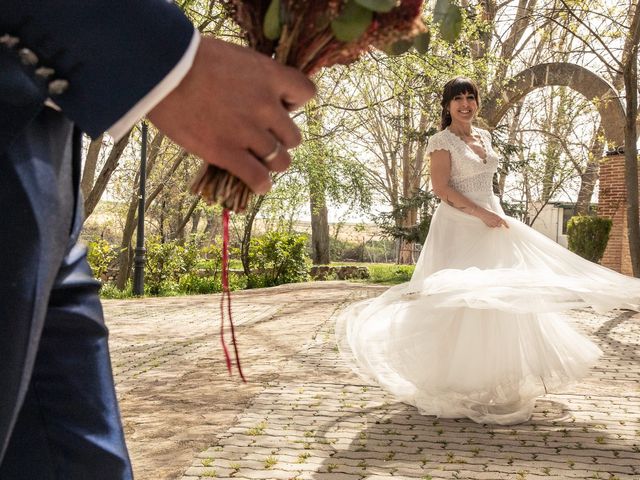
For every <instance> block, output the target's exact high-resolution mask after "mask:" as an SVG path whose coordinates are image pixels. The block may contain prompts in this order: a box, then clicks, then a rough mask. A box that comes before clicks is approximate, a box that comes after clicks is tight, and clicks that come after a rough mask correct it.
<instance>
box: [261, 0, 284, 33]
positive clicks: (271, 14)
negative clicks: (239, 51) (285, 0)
mask: <svg viewBox="0 0 640 480" xmlns="http://www.w3.org/2000/svg"><path fill="white" fill-rule="evenodd" d="M262 28H263V29H264V36H265V37H267V38H268V39H269V40H276V39H278V38H280V34H281V33H282V23H281V22H280V0H271V3H270V4H269V8H267V13H266V14H265V16H264V22H263V27H262Z"/></svg>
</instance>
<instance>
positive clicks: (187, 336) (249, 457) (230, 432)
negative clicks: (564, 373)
mask: <svg viewBox="0 0 640 480" xmlns="http://www.w3.org/2000/svg"><path fill="white" fill-rule="evenodd" d="M314 288H317V290H313V289H309V288H308V287H307V289H304V287H302V286H300V287H296V286H291V287H290V288H289V289H287V290H278V289H273V290H272V292H271V293H269V291H268V290H263V291H261V292H262V293H261V294H258V295H254V296H244V297H243V296H241V295H239V296H238V297H237V298H236V303H237V306H238V310H239V311H241V312H243V315H246V316H245V318H246V320H244V321H245V322H251V321H252V320H251V319H250V317H251V316H252V315H256V316H258V317H260V315H262V316H263V317H262V318H263V320H261V321H259V322H258V324H263V325H264V326H265V327H266V326H271V327H272V328H271V329H270V330H269V331H270V332H271V333H273V334H275V333H278V334H279V335H285V337H286V335H290V337H288V338H289V339H290V340H289V341H293V340H294V339H296V338H297V339H298V343H299V348H298V349H297V350H296V349H292V350H290V351H289V353H288V354H283V355H280V356H278V357H274V358H271V359H270V360H271V361H270V362H269V365H270V367H271V369H272V370H271V375H270V376H269V375H264V374H259V375H258V376H259V380H260V381H259V382H256V383H259V385H257V386H255V388H253V389H252V390H251V391H250V393H248V394H247V395H246V397H245V398H244V400H245V401H244V403H241V404H238V405H236V409H235V411H234V412H235V414H234V416H233V418H232V419H230V420H228V421H227V422H226V423H225V422H222V423H221V422H218V423H217V424H216V425H214V426H213V427H212V428H210V429H209V430H206V429H205V430H202V431H201V430H198V429H197V428H195V430H194V431H195V434H194V435H195V436H196V437H198V441H193V442H192V443H191V444H190V445H189V447H190V449H187V451H186V454H188V453H189V452H192V451H193V450H194V448H195V447H198V449H199V450H200V453H197V454H195V455H193V454H192V458H193V457H195V458H193V461H192V462H190V463H191V466H188V465H189V462H185V463H184V464H183V465H181V466H180V465H177V466H176V468H177V470H176V469H174V470H173V472H182V473H183V475H182V476H181V475H180V474H179V473H178V474H177V476H174V477H162V476H156V475H153V474H151V472H153V461H151V460H149V459H148V458H146V459H147V460H148V461H147V463H148V464H149V468H147V469H143V470H141V472H142V475H139V476H138V478H139V479H147V478H181V479H182V480H196V479H198V480H208V479H211V478H220V479H230V478H235V479H285V480H292V479H300V480H302V479H315V480H334V479H335V480H342V479H344V480H357V479H379V480H382V479H392V478H393V479H402V478H405V479H425V480H426V479H444V478H448V479H449V478H454V479H464V480H475V479H478V480H480V479H483V480H484V479H514V480H525V479H527V480H532V479H542V478H544V479H610V480H612V479H620V480H622V479H640V362H639V360H640V358H639V356H640V316H638V315H635V316H634V315H633V314H631V313H630V312H620V311H617V312H611V313H610V314H607V315H596V314H595V313H594V312H592V311H591V310H578V311H573V312H572V313H571V322H572V323H573V324H574V325H575V326H576V328H578V329H580V330H581V331H583V332H584V333H586V334H588V335H589V336H591V337H592V338H594V339H595V340H596V341H597V343H598V344H599V345H600V347H601V348H602V349H603V350H604V352H605V355H604V357H603V358H602V360H601V361H600V363H599V364H598V366H597V367H596V368H595V369H593V371H592V373H591V374H590V376H589V377H588V378H587V379H585V380H584V381H583V382H581V383H580V384H579V385H575V386H573V387H571V388H569V389H568V390H567V391H566V392H562V393H558V394H549V395H546V396H544V397H542V398H540V399H539V400H538V401H537V403H536V409H535V413H534V416H533V418H532V419H531V420H530V421H529V422H527V423H525V424H521V425H515V426H509V427H499V426H490V425H479V424H476V423H474V422H471V421H469V420H463V419H457V420H445V419H440V420H438V419H436V418H435V417H429V416H422V415H419V414H418V413H417V411H416V410H415V409H414V408H413V407H410V406H407V405H404V404H401V403H398V402H395V401H394V399H393V397H391V396H390V395H388V394H386V393H385V392H384V391H382V390H381V389H380V388H378V387H376V386H372V385H368V384H366V383H365V382H363V381H362V380H361V379H359V378H358V377H356V376H355V375H353V374H352V373H351V372H350V371H349V370H348V368H347V367H346V366H345V364H344V363H343V361H342V360H341V358H340V357H339V355H338V353H337V350H336V348H335V346H334V343H333V340H332V328H333V320H334V319H335V315H336V313H337V312H338V311H339V310H340V309H341V308H342V307H343V306H344V305H346V303H348V302H349V301H353V300H356V299H359V298H363V297H367V296H373V295H377V294H379V293H380V292H381V291H382V289H381V288H379V287H370V286H362V285H357V284H347V283H341V282H327V283H326V284H319V283H318V284H315V287H314ZM283 298H287V299H289V301H288V303H285V304H283V303H282V299H283ZM173 301H174V302H180V301H184V302H192V301H193V300H190V299H174V300H173ZM208 301H209V302H210V301H211V300H210V299H209V300H208ZM243 302H244V303H243ZM241 305H244V307H241ZM275 305H281V306H280V307H278V308H276V309H275V310H273V309H272V310H269V309H268V308H267V307H269V306H271V307H273V306H275ZM116 306H117V305H113V306H112V307H114V308H115V307H116ZM123 308H127V307H126V306H125V307H123ZM166 308H167V309H172V310H171V313H170V317H171V319H172V320H171V321H172V325H174V327H173V328H175V329H176V330H175V338H174V341H173V343H171V344H169V343H167V344H165V345H163V344H159V343H157V342H151V341H150V339H149V337H148V336H145V335H144V333H143V332H142V331H141V329H140V328H139V329H137V330H138V332H137V333H136V335H137V334H138V333H140V334H141V335H142V336H141V339H142V340H144V341H146V342H148V344H149V348H147V349H145V348H142V347H141V346H140V344H137V345H135V347H134V346H132V347H131V349H127V347H126V345H125V344H123V343H122V342H120V341H117V342H116V344H117V345H116V348H115V349H114V355H113V356H114V364H115V365H116V367H115V368H116V371H117V372H118V374H117V379H118V383H119V387H118V388H119V393H120V392H124V395H123V402H122V405H123V407H122V408H123V414H124V417H125V420H126V419H127V418H133V416H128V413H127V404H128V402H127V399H128V398H131V396H132V392H134V391H135V390H132V389H133V385H135V379H136V375H137V376H138V377H137V378H139V377H144V376H146V375H148V374H149V370H147V368H149V366H151V367H153V365H155V364H157V363H158V362H163V361H164V362H165V363H159V366H158V367H156V368H158V369H160V368H162V365H166V364H168V363H177V364H180V363H181V362H180V360H179V357H180V355H185V354H186V355H187V357H189V356H196V357H197V355H198V349H199V348H204V347H200V346H198V342H197V341H194V340H193V339H194V335H197V334H200V335H202V332H203V331H202V329H201V327H202V326H201V325H200V327H197V326H194V332H191V333H190V332H189V331H188V330H189V329H188V328H181V327H180V326H179V323H181V322H183V321H184V322H186V323H187V324H188V322H189V321H192V322H195V324H197V323H198V321H197V320H195V318H194V316H193V308H192V307H187V306H186V305H180V304H178V305H175V304H172V303H171V302H170V301H167V303H166ZM253 308H255V310H252V309H253ZM111 311H112V312H113V310H111ZM187 311H191V312H192V313H191V314H189V313H187ZM260 312H263V313H260ZM181 316H184V318H181ZM116 317H117V316H116ZM147 317H149V314H148V312H147V314H146V315H145V314H144V313H142V314H141V317H140V321H142V322H143V323H146V322H150V323H149V325H148V326H147V327H145V328H148V330H147V335H151V336H153V332H154V329H156V328H157V326H154V324H153V320H150V319H149V318H147ZM176 317H177V318H176ZM285 317H286V318H288V320H285V321H283V319H284V318H285ZM299 322H303V323H305V325H304V326H301V325H300V323H299ZM116 324H118V322H116ZM118 328H120V325H119V326H118ZM250 329H251V325H250V324H249V323H248V324H247V325H245V326H243V327H241V328H240V331H241V334H242V336H243V338H257V337H252V333H251V330H250ZM142 330H144V328H143V329H142ZM293 330H296V331H295V332H294V331H293ZM121 333H124V332H121ZM253 335H259V332H254V333H253ZM115 336H116V337H118V333H117V332H116V334H115ZM285 337H283V338H281V344H280V347H286V346H289V347H290V346H291V345H290V343H289V342H288V341H287V339H286V338H285ZM301 339H305V340H304V341H301ZM189 342H191V343H189ZM125 343H126V342H125ZM294 343H295V342H294ZM132 345H133V344H132ZM204 350H206V348H204ZM253 350H255V348H251V349H250V350H249V351H248V352H247V353H248V354H249V355H247V356H248V357H249V358H248V361H247V363H250V362H251V363H252V362H254V361H258V360H259V359H260V358H261V356H260V355H256V354H252V352H253ZM265 351H269V349H268V348H267V349H266V350H265ZM118 352H119V353H118ZM264 353H265V352H263V354H262V358H263V359H264ZM207 355H208V356H209V357H210V356H211V355H212V353H211V351H208V352H207ZM269 355H272V353H269ZM119 359H123V361H122V365H121V366H120V367H117V364H118V363H117V362H118V361H119ZM249 359H250V361H249ZM178 367H180V365H178ZM182 367H183V368H184V361H183V362H182ZM118 368H120V370H118ZM254 368H255V369H257V370H258V371H259V370H260V368H262V369H263V370H265V371H266V370H268V368H267V367H265V365H264V364H263V365H262V366H261V367H260V368H258V365H257V364H256V366H255V367H254ZM152 370H153V368H152ZM209 375H210V374H209ZM194 393H195V394H198V392H190V391H182V392H181V394H182V395H183V396H184V397H191V396H192V395H193V394H194ZM214 401H215V400H214ZM129 403H130V402H129ZM185 407H187V408H188V405H185ZM198 412H199V410H198V411H197V412H194V413H198ZM214 413H215V412H214ZM159 421H160V422H161V421H162V419H160V420H159ZM203 423H206V422H203ZM148 439H153V435H150V436H148ZM207 444H208V445H209V446H208V448H206V447H205V445H207ZM174 447H175V445H174ZM140 448H141V446H139V445H138V444H137V443H136V442H135V441H134V442H133V444H132V442H131V441H130V449H131V450H132V456H133V457H134V462H135V461H136V451H137V450H138V449H140ZM177 450H179V449H177ZM177 450H174V452H176V451H177ZM156 453H157V452H156ZM176 457H180V458H184V457H185V453H183V454H182V455H176ZM141 460H143V463H144V460H145V457H144V456H143V458H142V459H141ZM177 461H178V458H176V459H175V462H177ZM175 462H174V463H175ZM167 471H169V470H167ZM156 473H157V472H156Z"/></svg>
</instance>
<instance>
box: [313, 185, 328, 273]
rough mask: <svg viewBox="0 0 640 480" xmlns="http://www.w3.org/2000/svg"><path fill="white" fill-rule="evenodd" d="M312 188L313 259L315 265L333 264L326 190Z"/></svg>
mask: <svg viewBox="0 0 640 480" xmlns="http://www.w3.org/2000/svg"><path fill="white" fill-rule="evenodd" d="M314 190H315V189H314V188H313V187H311V188H310V194H311V195H310V196H309V203H310V205H311V246H312V252H311V259H312V260H313V264H314V265H328V264H329V263H331V258H330V255H329V252H330V250H329V218H328V216H329V215H328V210H327V205H326V198H325V194H324V190H317V191H314Z"/></svg>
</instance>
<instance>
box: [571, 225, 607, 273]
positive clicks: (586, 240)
mask: <svg viewBox="0 0 640 480" xmlns="http://www.w3.org/2000/svg"><path fill="white" fill-rule="evenodd" d="M612 224H613V222H612V221H611V219H609V218H604V217H596V216H586V215H577V216H575V217H571V218H570V219H569V223H567V237H568V241H569V250H571V251H572V252H574V253H577V254H578V255H580V256H581V257H583V258H586V259H587V260H591V261H592V262H596V263H597V262H599V261H600V260H601V259H602V256H603V255H604V250H605V248H607V242H608V241H609V233H610V232H611V226H612Z"/></svg>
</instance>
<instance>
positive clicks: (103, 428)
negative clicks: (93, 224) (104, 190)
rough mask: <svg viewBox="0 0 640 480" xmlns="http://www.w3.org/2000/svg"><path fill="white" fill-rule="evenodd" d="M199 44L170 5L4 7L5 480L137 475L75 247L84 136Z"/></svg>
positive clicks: (55, 2)
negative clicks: (193, 42) (47, 101)
mask: <svg viewBox="0 0 640 480" xmlns="http://www.w3.org/2000/svg"><path fill="white" fill-rule="evenodd" d="M192 34H193V27H192V26H191V24H190V23H189V21H188V20H187V19H186V18H185V17H184V16H183V15H182V13H181V12H180V11H179V9H177V8H176V7H175V6H173V5H171V4H169V3H167V2H165V1H164V0H49V1H36V0H0V480H13V479H25V480H40V479H43V480H45V479H46V480H49V479H56V480H62V479H64V480H75V479H92V480H95V479H105V480H107V479H108V480H117V479H128V478H131V476H132V474H131V467H130V464H129V459H128V455H127V451H126V447H125V444H124V438H123V433H122V426H121V422H120V416H119V412H118V407H117V403H116V398H115V393H114V388H113V378H112V373H111V366H110V362H109V352H108V346H107V329H106V328H105V325H104V321H103V317H102V310H101V307H100V302H99V299H98V295H97V293H98V284H97V282H96V281H95V280H93V278H92V276H91V272H90V269H89V267H88V265H87V262H86V252H85V249H84V247H82V246H79V245H77V243H76V242H77V239H78V234H79V232H80V229H81V225H82V218H81V212H82V205H81V203H82V200H81V198H80V194H79V180H80V178H79V172H80V161H81V159H80V153H81V150H80V145H81V144H80V140H81V133H80V132H81V131H85V132H87V133H89V134H90V135H97V134H99V133H101V132H103V131H104V130H105V129H106V128H108V127H109V126H111V125H112V124H113V123H114V122H115V121H116V120H117V119H119V118H121V117H122V116H123V115H124V114H125V113H126V112H127V111H128V110H129V109H130V108H131V107H132V106H133V105H135V103H136V102H137V101H138V100H140V99H141V98H142V97H143V96H144V95H145V94H146V93H148V92H149V90H151V89H152V88H153V87H154V86H155V85H156V84H157V83H158V82H159V81H160V80H161V79H162V78H164V76H165V75H166V74H167V73H168V72H169V71H170V70H171V69H172V68H173V67H174V66H175V64H176V63H177V62H178V61H179V59H180V58H181V57H182V55H183V53H184V52H185V50H186V49H187V46H188V44H189V41H190V40H191V37H192ZM47 98H50V99H51V100H53V101H54V102H55V104H57V105H58V106H60V108H61V111H60V112H59V111H55V110H53V109H51V108H49V107H45V105H44V101H45V99H47Z"/></svg>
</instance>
